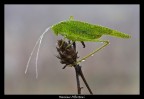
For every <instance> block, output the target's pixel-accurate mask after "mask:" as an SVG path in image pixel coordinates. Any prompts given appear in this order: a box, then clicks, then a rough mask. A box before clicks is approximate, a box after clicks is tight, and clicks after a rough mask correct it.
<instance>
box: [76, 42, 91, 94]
mask: <svg viewBox="0 0 144 99" xmlns="http://www.w3.org/2000/svg"><path fill="white" fill-rule="evenodd" d="M82 45H83V46H84V47H85V44H84V42H82ZM73 47H74V49H75V51H76V43H75V42H73ZM74 68H75V71H76V80H77V90H78V94H81V87H80V80H79V76H81V78H82V80H83V82H84V83H85V85H86V87H87V89H88V91H89V92H90V94H91V95H92V94H93V93H92V91H91V89H90V87H89V85H88V83H87V81H86V79H85V77H84V75H83V72H82V70H81V67H80V66H79V64H77V65H75V66H74Z"/></svg>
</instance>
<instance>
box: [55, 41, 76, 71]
mask: <svg viewBox="0 0 144 99" xmlns="http://www.w3.org/2000/svg"><path fill="white" fill-rule="evenodd" d="M67 46H69V43H67V42H65V41H63V40H58V46H57V47H56V49H57V51H58V53H59V55H57V56H56V57H57V58H58V59H60V63H61V64H65V66H64V67H63V69H64V68H65V67H66V66H67V65H74V64H75V63H76V60H77V58H78V56H77V54H78V52H76V51H75V49H74V47H73V46H72V45H71V46H69V47H67Z"/></svg>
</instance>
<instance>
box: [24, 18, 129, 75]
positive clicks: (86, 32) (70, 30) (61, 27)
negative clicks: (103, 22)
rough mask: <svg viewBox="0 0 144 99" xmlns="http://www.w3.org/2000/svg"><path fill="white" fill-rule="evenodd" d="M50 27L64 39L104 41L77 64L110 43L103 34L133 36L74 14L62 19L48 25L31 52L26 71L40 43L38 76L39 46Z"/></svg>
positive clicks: (120, 36) (122, 36) (121, 36)
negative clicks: (81, 18)
mask: <svg viewBox="0 0 144 99" xmlns="http://www.w3.org/2000/svg"><path fill="white" fill-rule="evenodd" d="M49 29H52V30H53V32H54V33H55V34H56V35H58V34H60V35H62V36H64V39H65V38H67V39H68V40H71V41H72V42H76V41H77V42H81V43H82V44H83V42H87V41H88V42H102V43H104V45H103V46H101V47H100V48H98V49H95V50H94V51H93V52H91V53H90V54H88V55H86V56H85V57H83V58H82V59H80V60H78V61H77V62H76V64H78V63H80V62H82V61H85V59H87V58H88V57H90V56H92V55H94V54H95V53H96V52H98V51H99V50H101V49H103V48H104V47H105V46H107V45H108V44H109V41H106V40H101V39H100V38H101V37H102V36H103V35H109V36H113V37H119V38H125V39H127V38H130V37H131V36H130V35H128V34H125V33H123V32H120V31H117V30H113V29H110V28H108V27H104V26H100V25H95V24H90V23H87V22H82V21H79V20H74V18H73V16H70V18H69V19H68V20H64V21H61V22H59V23H57V24H54V25H52V26H51V27H48V28H47V29H46V30H45V31H44V32H43V33H42V35H41V36H40V37H39V39H38V40H37V42H36V44H35V46H34V48H33V50H32V52H31V55H30V57H29V60H28V63H27V66H26V70H25V73H26V72H27V69H28V67H29V62H30V60H31V56H32V54H33V52H34V50H35V48H36V46H37V44H38V43H39V45H38V51H37V56H36V77H37V76H38V73H37V60H38V54H39V48H40V45H41V41H42V39H43V36H44V34H45V33H46V32H47V31H48V30H49Z"/></svg>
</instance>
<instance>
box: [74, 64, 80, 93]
mask: <svg viewBox="0 0 144 99" xmlns="http://www.w3.org/2000/svg"><path fill="white" fill-rule="evenodd" d="M75 72H76V81H77V91H78V94H79V95H80V94H81V87H80V80H79V74H78V71H77V66H75Z"/></svg>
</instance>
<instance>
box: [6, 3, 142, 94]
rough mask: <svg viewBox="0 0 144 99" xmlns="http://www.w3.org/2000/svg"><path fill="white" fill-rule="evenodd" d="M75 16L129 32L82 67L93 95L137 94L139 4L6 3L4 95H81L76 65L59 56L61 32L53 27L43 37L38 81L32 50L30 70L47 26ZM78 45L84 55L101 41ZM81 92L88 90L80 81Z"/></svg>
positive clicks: (104, 37) (112, 38) (109, 38)
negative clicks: (59, 58)
mask: <svg viewBox="0 0 144 99" xmlns="http://www.w3.org/2000/svg"><path fill="white" fill-rule="evenodd" d="M71 15H73V16H74V18H75V19H77V20H81V21H86V22H89V23H92V24H99V25H103V26H107V27H110V28H112V29H116V30H119V31H121V32H125V33H127V34H129V35H131V36H132V38H131V39H121V38H114V37H110V36H103V37H102V38H101V39H103V40H110V45H108V46H107V47H106V48H104V49H103V50H101V51H99V52H97V53H96V54H95V55H94V56H93V57H90V58H88V59H87V60H86V61H85V62H82V63H81V64H80V65H81V66H82V70H83V72H84V75H85V77H86V80H87V82H88V84H89V86H90V88H91V89H92V91H93V93H94V94H139V80H140V79H139V5H94V4H93V5H8V4H7V5H5V75H4V76H5V77H4V78H5V94H77V87H76V78H75V70H74V68H69V67H67V68H66V69H64V70H63V69H62V67H63V65H62V64H60V62H59V60H58V59H57V58H56V57H55V55H57V51H56V48H55V47H56V43H57V40H58V39H61V38H62V37H61V36H55V35H54V34H53V32H52V31H51V30H50V31H49V32H48V33H46V35H45V36H44V38H43V41H42V44H41V48H40V53H39V59H38V73H39V76H38V79H36V77H35V57H36V53H34V55H33V57H32V60H31V62H30V67H29V69H28V72H27V74H25V73H24V71H25V67H26V63H27V61H28V58H29V56H30V53H31V51H32V48H33V47H34V44H35V42H36V41H37V39H38V38H39V36H40V35H41V34H42V32H44V30H45V29H46V28H47V27H49V26H51V25H53V24H55V23H57V22H59V21H62V20H66V19H68V18H69V16H71ZM85 44H86V48H85V49H84V48H83V47H82V45H81V43H77V50H78V52H79V56H80V57H83V56H85V55H86V54H88V53H89V52H91V51H92V50H94V49H95V48H96V47H99V46H101V45H102V44H101V43H95V42H86V43H85ZM81 86H82V87H84V88H83V89H82V94H89V92H88V90H87V89H86V87H85V85H84V83H83V82H82V80H81Z"/></svg>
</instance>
